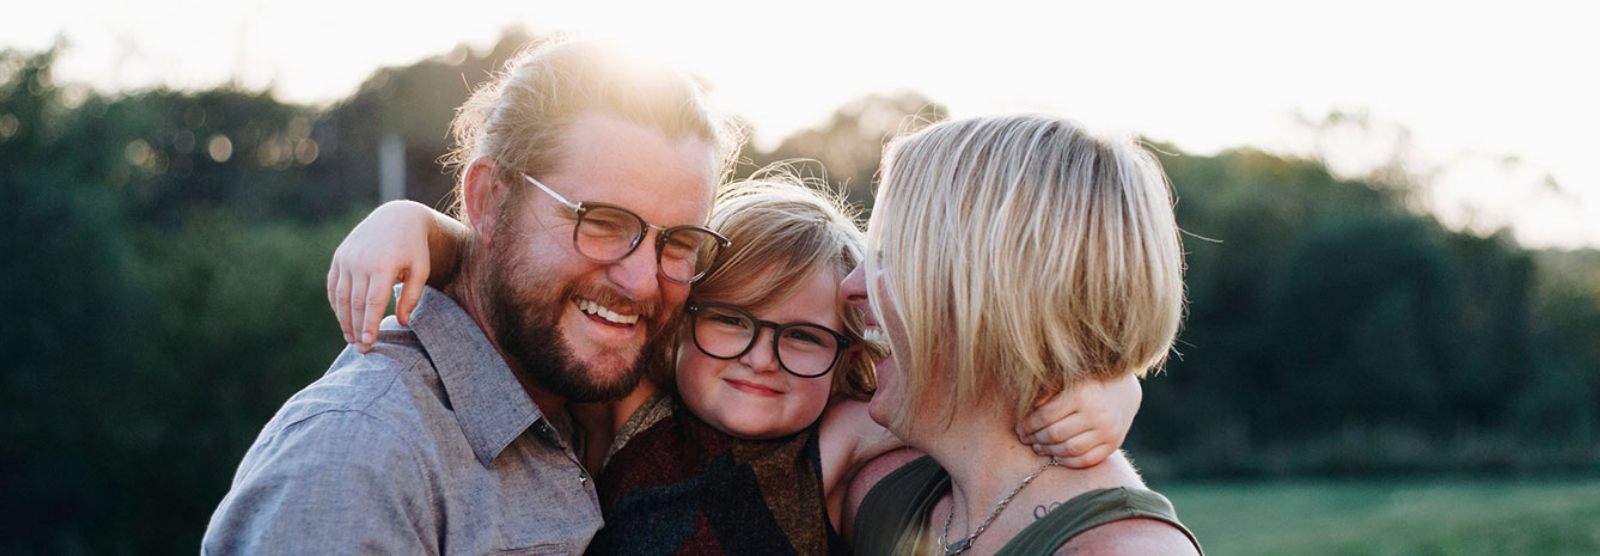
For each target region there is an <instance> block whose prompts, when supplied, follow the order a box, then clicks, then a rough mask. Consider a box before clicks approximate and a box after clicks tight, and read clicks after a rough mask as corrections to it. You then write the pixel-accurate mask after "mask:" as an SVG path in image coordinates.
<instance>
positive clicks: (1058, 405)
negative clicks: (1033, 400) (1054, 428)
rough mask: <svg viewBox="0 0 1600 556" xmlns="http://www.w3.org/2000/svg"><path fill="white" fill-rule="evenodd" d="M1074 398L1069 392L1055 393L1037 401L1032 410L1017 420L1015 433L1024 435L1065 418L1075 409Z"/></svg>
mask: <svg viewBox="0 0 1600 556" xmlns="http://www.w3.org/2000/svg"><path fill="white" fill-rule="evenodd" d="M1074 404H1075V400H1074V399H1073V397H1072V396H1071V395H1069V394H1065V393H1062V394H1056V395H1054V396H1050V398H1049V399H1046V400H1044V401H1043V402H1041V403H1039V404H1038V406H1037V407H1034V408H1033V412H1032V413H1029V414H1028V415H1026V416H1024V417H1023V418H1022V420H1021V421H1018V422H1017V435H1018V436H1024V435H1029V434H1033V433H1036V432H1038V431H1039V430H1040V429H1043V428H1045V427H1048V426H1050V425H1051V424H1054V423H1055V422H1057V421H1060V420H1062V419H1065V418H1066V417H1067V416H1068V415H1071V414H1072V412H1073V411H1074V410H1075V409H1076V407H1074Z"/></svg>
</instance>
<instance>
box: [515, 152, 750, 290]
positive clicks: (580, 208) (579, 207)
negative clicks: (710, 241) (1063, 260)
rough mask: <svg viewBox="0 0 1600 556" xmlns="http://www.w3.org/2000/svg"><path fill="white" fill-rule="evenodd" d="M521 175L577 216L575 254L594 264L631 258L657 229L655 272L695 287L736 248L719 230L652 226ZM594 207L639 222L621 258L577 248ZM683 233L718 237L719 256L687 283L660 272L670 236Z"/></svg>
mask: <svg viewBox="0 0 1600 556" xmlns="http://www.w3.org/2000/svg"><path fill="white" fill-rule="evenodd" d="M519 174H521V176H522V179H524V180H526V181H527V182H528V183H531V184H533V185H534V187H538V188H539V190H540V191H543V192H545V194H546V195H549V196H550V197H551V198H552V199H555V200H556V202H557V203H560V204H561V206H564V207H566V208H567V209H569V210H571V211H573V213H574V214H576V215H577V217H578V220H577V222H576V223H575V224H574V225H573V226H572V249H573V250H574V251H577V252H578V254H579V255H583V256H584V257H586V258H588V259H589V260H592V261H594V262H597V263H602V264H610V263H614V262H617V261H620V260H622V259H626V258H628V256H629V255H632V254H633V252H634V251H637V250H638V249H639V244H640V243H643V242H644V236H646V235H649V233H650V230H655V231H656V273H657V274H660V275H661V277H662V278H666V279H668V280H671V281H673V282H674V283H678V284H692V283H694V282H695V281H697V280H699V279H701V278H704V277H705V276H706V274H710V273H711V271H712V270H713V269H715V268H716V266H717V262H718V261H717V258H718V257H719V256H720V255H721V254H722V250H723V249H727V248H728V247H729V246H731V245H733V240H730V239H728V238H726V237H723V235H722V234H719V233H717V231H716V230H713V229H711V228H707V227H705V226H687V225H685V226H672V227H665V226H657V225H655V224H651V223H649V222H646V221H645V219H644V217H642V216H639V213H636V212H633V211H631V210H628V209H626V208H623V207H619V206H617V205H613V204H609V203H591V202H587V201H584V202H573V201H570V200H568V199H567V198H566V197H565V196H563V195H562V194H560V193H556V191H555V190H554V189H550V186H548V185H545V184H544V183H542V182H540V181H539V180H537V179H534V177H533V176H530V175H528V174H527V173H523V172H519ZM595 208H608V209H611V210H616V211H620V212H622V213H623V214H626V215H628V216H632V217H633V218H634V219H635V220H638V221H639V234H638V235H635V236H634V237H633V241H632V242H630V243H629V244H628V250H627V251H624V252H623V253H622V254H621V255H619V256H617V257H616V258H614V259H609V260H607V259H601V258H597V257H593V256H590V255H589V254H588V253H584V252H583V250H582V249H578V228H580V227H581V225H582V224H583V216H584V214H586V213H588V212H589V210H591V209H595ZM680 230H699V231H702V232H706V233H708V234H711V237H713V238H716V240H717V253H716V254H714V255H713V256H712V260H711V263H710V264H707V265H706V268H705V270H702V271H700V273H699V274H695V275H694V276H693V277H690V278H689V279H687V280H679V279H677V278H673V277H671V276H668V275H667V273H666V272H664V271H662V270H661V248H662V247H664V246H665V245H666V243H667V235H668V234H671V233H673V232H677V231H680Z"/></svg>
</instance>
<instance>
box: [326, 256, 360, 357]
mask: <svg viewBox="0 0 1600 556" xmlns="http://www.w3.org/2000/svg"><path fill="white" fill-rule="evenodd" d="M338 274H339V276H338V278H336V279H335V283H334V285H333V293H332V297H333V300H332V303H333V316H335V317H337V318H338V319H339V329H340V330H343V331H344V340H345V343H350V344H353V343H355V341H356V336H355V328H354V327H353V326H352V325H351V321H350V273H349V272H347V271H345V270H343V269H339V270H338Z"/></svg>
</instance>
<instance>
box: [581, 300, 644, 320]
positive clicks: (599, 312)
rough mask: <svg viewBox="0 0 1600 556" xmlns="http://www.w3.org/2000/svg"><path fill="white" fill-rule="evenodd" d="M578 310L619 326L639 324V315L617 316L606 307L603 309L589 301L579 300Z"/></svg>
mask: <svg viewBox="0 0 1600 556" xmlns="http://www.w3.org/2000/svg"><path fill="white" fill-rule="evenodd" d="M578 308H579V309H582V310H583V312H585V313H588V314H591V315H594V316H597V317H600V318H603V319H606V320H607V321H609V322H614V323H617V324H633V323H636V322H639V315H621V314H617V312H616V311H612V310H610V309H607V308H605V307H601V306H600V304H599V303H595V302H593V301H589V300H587V299H579V300H578Z"/></svg>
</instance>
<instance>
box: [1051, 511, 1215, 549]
mask: <svg viewBox="0 0 1600 556" xmlns="http://www.w3.org/2000/svg"><path fill="white" fill-rule="evenodd" d="M1055 554H1060V555H1065V554H1104V555H1107V556H1122V555H1127V556H1199V555H1200V554H1201V552H1200V547H1199V545H1198V544H1196V543H1195V542H1194V541H1193V540H1192V539H1191V538H1190V537H1189V536H1188V534H1187V532H1186V531H1185V530H1181V529H1178V528H1177V527H1174V526H1173V525H1172V524H1171V523H1167V522H1165V521H1160V520H1156V519H1149V518H1129V519H1122V520H1118V521H1113V522H1111V523H1107V524H1105V525H1101V526H1099V527H1095V528H1093V529H1090V530H1088V531H1084V532H1083V533H1082V534H1080V535H1078V536H1077V537H1075V538H1073V539H1072V540H1070V541H1067V543H1066V544H1063V545H1061V547H1060V548H1058V549H1057V550H1056V551H1055Z"/></svg>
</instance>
